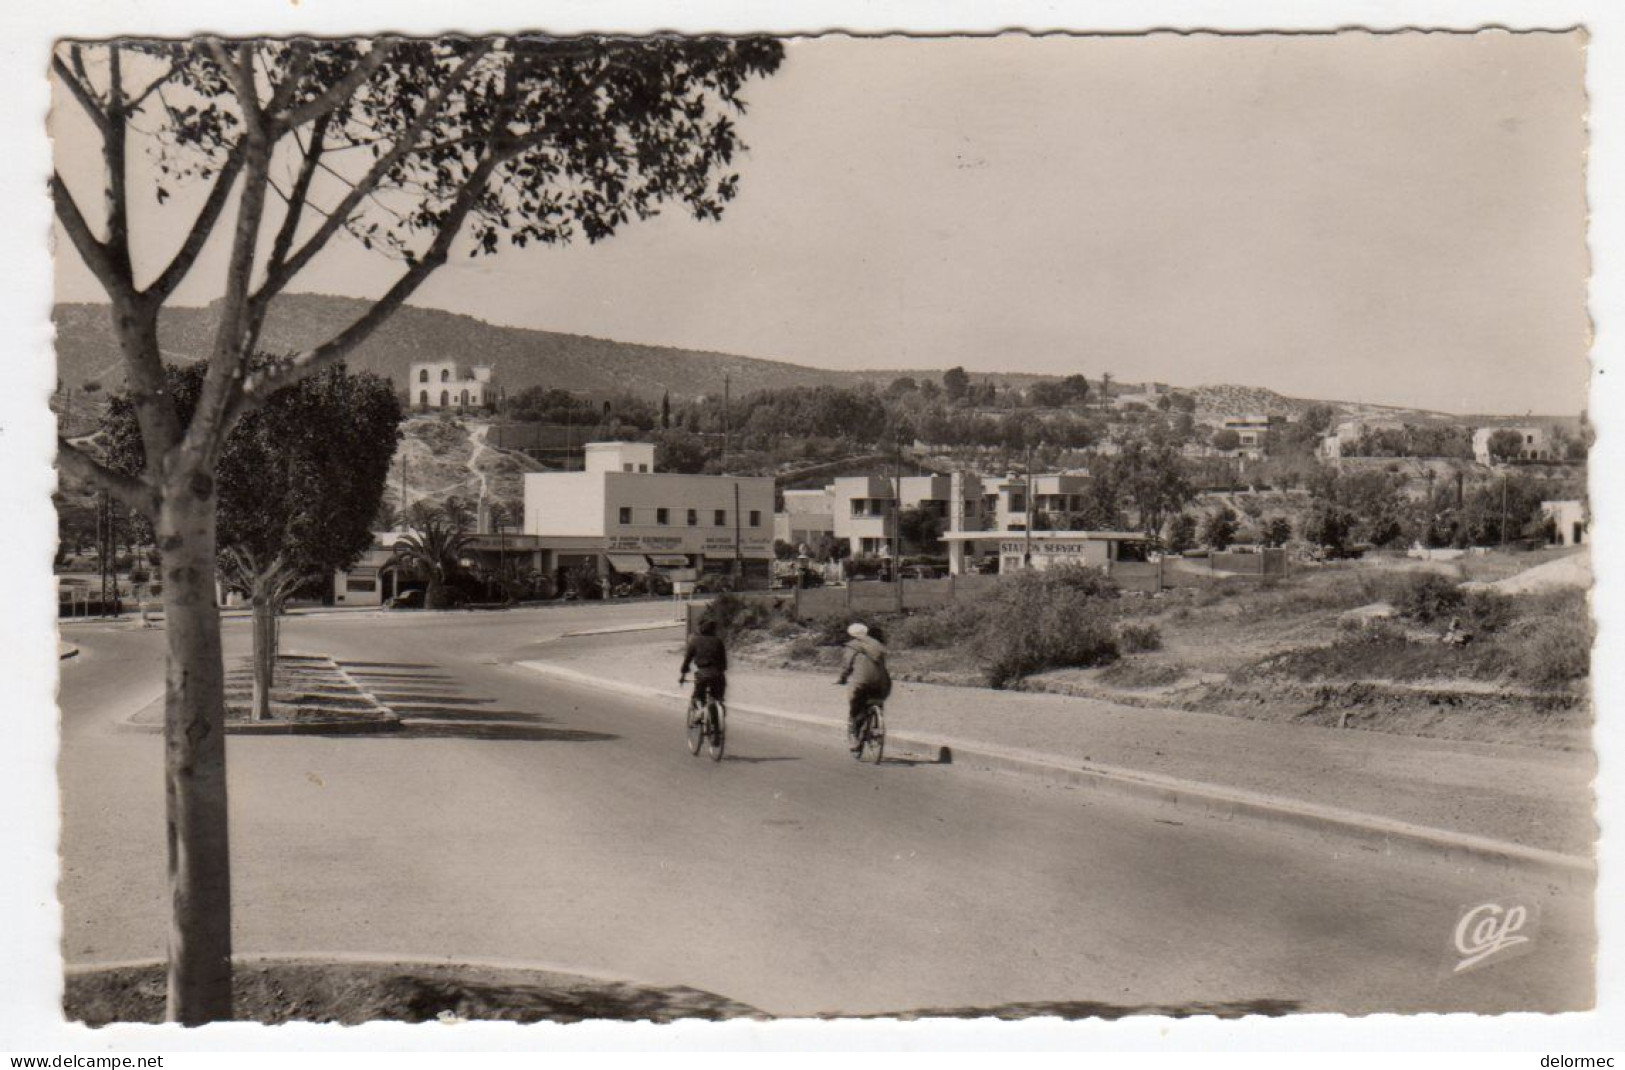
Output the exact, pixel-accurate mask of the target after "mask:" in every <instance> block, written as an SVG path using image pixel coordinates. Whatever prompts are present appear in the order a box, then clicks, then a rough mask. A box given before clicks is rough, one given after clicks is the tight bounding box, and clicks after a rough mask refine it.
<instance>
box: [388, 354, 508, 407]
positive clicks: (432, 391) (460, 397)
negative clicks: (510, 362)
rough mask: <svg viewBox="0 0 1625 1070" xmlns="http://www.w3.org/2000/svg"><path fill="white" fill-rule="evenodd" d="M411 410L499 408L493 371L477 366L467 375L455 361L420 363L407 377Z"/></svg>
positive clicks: (414, 366) (416, 364)
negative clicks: (492, 375) (492, 406)
mask: <svg viewBox="0 0 1625 1070" xmlns="http://www.w3.org/2000/svg"><path fill="white" fill-rule="evenodd" d="M407 380H408V383H409V386H408V393H409V394H410V397H411V406H412V408H414V409H418V410H420V411H425V412H426V411H429V410H431V409H482V408H486V407H489V406H491V405H495V404H496V400H497V391H496V383H495V382H494V381H493V380H492V377H491V368H490V366H489V365H486V364H476V365H474V366H473V367H471V368H470V369H469V370H468V371H467V372H466V373H465V372H464V371H463V370H462V368H461V366H459V365H458V363H457V362H456V361H454V360H439V361H416V362H414V363H413V364H412V365H411V367H410V369H409V371H408V374H407Z"/></svg>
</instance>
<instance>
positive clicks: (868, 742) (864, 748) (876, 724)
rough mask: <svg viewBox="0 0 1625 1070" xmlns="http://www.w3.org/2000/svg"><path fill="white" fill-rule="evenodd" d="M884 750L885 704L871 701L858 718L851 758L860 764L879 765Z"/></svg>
mask: <svg viewBox="0 0 1625 1070" xmlns="http://www.w3.org/2000/svg"><path fill="white" fill-rule="evenodd" d="M885 750H886V704H885V703H884V702H882V701H880V700H879V699H874V700H871V701H870V703H869V705H868V706H867V707H866V708H865V709H864V711H863V713H861V714H860V715H859V716H858V727H857V736H856V739H855V740H854V742H853V747H852V757H854V758H856V759H857V760H858V761H860V762H865V761H867V762H873V763H874V764H876V765H879V764H880V757H881V755H882V754H884V753H885Z"/></svg>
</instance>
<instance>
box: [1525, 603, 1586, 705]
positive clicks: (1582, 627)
mask: <svg viewBox="0 0 1625 1070" xmlns="http://www.w3.org/2000/svg"><path fill="white" fill-rule="evenodd" d="M1532 632H1533V634H1531V635H1530V636H1528V638H1527V639H1525V640H1523V641H1520V642H1518V643H1516V644H1513V645H1511V651H1512V675H1513V676H1514V677H1515V678H1517V679H1519V680H1522V681H1523V682H1524V683H1527V684H1530V685H1532V686H1534V687H1540V688H1553V689H1555V688H1559V687H1562V686H1564V685H1565V684H1568V683H1571V682H1573V681H1575V680H1583V679H1585V678H1586V677H1587V676H1589V675H1590V674H1591V639H1592V635H1591V620H1590V618H1589V617H1588V616H1569V617H1553V618H1550V619H1547V620H1543V621H1541V622H1540V624H1539V626H1538V627H1536V628H1534V629H1532Z"/></svg>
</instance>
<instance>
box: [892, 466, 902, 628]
mask: <svg viewBox="0 0 1625 1070" xmlns="http://www.w3.org/2000/svg"><path fill="white" fill-rule="evenodd" d="M891 471H892V502H891V529H892V530H891V535H892V555H891V579H892V599H893V601H894V602H895V604H896V606H897V612H899V613H901V612H902V611H903V442H902V440H901V439H899V438H894V439H892V468H891Z"/></svg>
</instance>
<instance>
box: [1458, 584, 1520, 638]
mask: <svg viewBox="0 0 1625 1070" xmlns="http://www.w3.org/2000/svg"><path fill="white" fill-rule="evenodd" d="M1462 616H1463V618H1465V621H1466V624H1467V628H1468V630H1470V631H1472V632H1475V633H1483V634H1485V635H1489V634H1493V633H1495V632H1499V631H1504V630H1505V629H1506V627H1507V626H1508V625H1510V624H1511V623H1512V621H1513V618H1514V617H1516V616H1517V608H1516V604H1515V602H1514V601H1513V599H1512V598H1511V597H1510V596H1508V595H1504V594H1502V593H1501V592H1499V591H1489V590H1480V591H1468V592H1467V597H1466V599H1465V601H1464V602H1463V605H1462Z"/></svg>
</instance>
